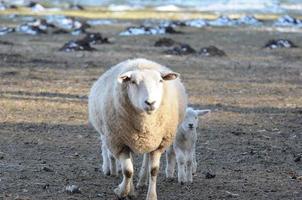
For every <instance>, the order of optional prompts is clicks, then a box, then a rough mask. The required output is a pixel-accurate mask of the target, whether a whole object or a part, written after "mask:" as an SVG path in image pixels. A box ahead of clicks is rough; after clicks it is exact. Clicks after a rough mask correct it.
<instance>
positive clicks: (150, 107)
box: [145, 106, 155, 115]
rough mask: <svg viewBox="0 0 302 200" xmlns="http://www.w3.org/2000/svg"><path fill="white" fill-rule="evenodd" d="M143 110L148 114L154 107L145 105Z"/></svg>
mask: <svg viewBox="0 0 302 200" xmlns="http://www.w3.org/2000/svg"><path fill="white" fill-rule="evenodd" d="M145 111H146V113H147V114H149V115H150V114H152V113H153V112H154V111H155V107H154V106H148V107H145Z"/></svg>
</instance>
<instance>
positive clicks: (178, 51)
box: [165, 43, 196, 55]
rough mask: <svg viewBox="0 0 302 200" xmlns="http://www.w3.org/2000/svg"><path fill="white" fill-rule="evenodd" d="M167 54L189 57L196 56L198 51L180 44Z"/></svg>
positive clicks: (167, 51)
mask: <svg viewBox="0 0 302 200" xmlns="http://www.w3.org/2000/svg"><path fill="white" fill-rule="evenodd" d="M165 53H167V54H172V55H188V54H194V53H196V51H195V49H193V48H192V47H191V46H190V45H188V44H184V43H179V44H176V45H174V46H173V47H172V48H171V49H168V50H166V51H165Z"/></svg>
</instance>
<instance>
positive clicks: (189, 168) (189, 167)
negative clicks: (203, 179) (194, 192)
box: [186, 152, 193, 182]
mask: <svg viewBox="0 0 302 200" xmlns="http://www.w3.org/2000/svg"><path fill="white" fill-rule="evenodd" d="M192 164H193V152H189V153H188V154H187V162H186V166H187V168H186V173H187V181H188V182H193V177H192V173H193V171H192V170H193V166H192Z"/></svg>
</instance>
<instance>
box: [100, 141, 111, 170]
mask: <svg viewBox="0 0 302 200" xmlns="http://www.w3.org/2000/svg"><path fill="white" fill-rule="evenodd" d="M101 151H102V158H103V164H102V170H103V173H104V174H105V175H107V176H109V175H110V168H109V162H110V161H109V157H108V148H107V145H106V142H105V139H104V138H103V137H101Z"/></svg>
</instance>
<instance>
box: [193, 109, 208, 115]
mask: <svg viewBox="0 0 302 200" xmlns="http://www.w3.org/2000/svg"><path fill="white" fill-rule="evenodd" d="M195 112H196V113H197V114H198V115H199V116H202V115H206V114H208V113H210V112H211V110H208V109H207V110H195Z"/></svg>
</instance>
